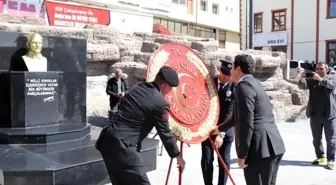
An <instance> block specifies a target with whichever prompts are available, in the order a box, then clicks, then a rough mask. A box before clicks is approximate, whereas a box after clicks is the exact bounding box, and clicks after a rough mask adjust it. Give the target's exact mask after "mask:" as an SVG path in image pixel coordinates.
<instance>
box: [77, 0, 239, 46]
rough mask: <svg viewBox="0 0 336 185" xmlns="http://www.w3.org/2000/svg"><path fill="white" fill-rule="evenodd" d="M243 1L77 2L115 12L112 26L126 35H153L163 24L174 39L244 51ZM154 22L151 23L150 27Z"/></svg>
mask: <svg viewBox="0 0 336 185" xmlns="http://www.w3.org/2000/svg"><path fill="white" fill-rule="evenodd" d="M239 1H240V0H230V1H221V0H150V1H149V0H108V1H107V0H106V1H102V0H73V1H72V2H75V3H81V4H86V5H90V6H92V5H94V6H97V7H104V8H107V9H109V10H110V11H111V12H113V13H112V14H113V16H112V15H111V18H110V21H111V22H110V25H109V26H111V27H114V28H116V29H118V30H120V31H122V32H135V31H141V32H152V30H153V25H154V24H156V23H160V24H162V25H163V26H164V27H166V28H167V29H168V30H169V31H170V32H171V33H172V34H173V35H189V36H195V37H203V38H214V39H216V40H218V42H219V46H220V47H221V48H228V49H236V50H239V48H240V37H239ZM149 22H150V23H149Z"/></svg>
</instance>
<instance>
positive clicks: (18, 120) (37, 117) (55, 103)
mask: <svg viewBox="0 0 336 185" xmlns="http://www.w3.org/2000/svg"><path fill="white" fill-rule="evenodd" d="M61 76H62V72H10V87H11V90H10V91H11V101H12V102H11V108H12V116H11V118H12V121H11V125H12V127H34V126H46V125H52V124H58V123H59V120H58V118H59V98H58V97H59V84H60V83H62V77H61Z"/></svg>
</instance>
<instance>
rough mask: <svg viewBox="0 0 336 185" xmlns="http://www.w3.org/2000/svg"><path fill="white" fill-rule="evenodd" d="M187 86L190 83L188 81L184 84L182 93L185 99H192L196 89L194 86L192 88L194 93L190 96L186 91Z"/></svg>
mask: <svg viewBox="0 0 336 185" xmlns="http://www.w3.org/2000/svg"><path fill="white" fill-rule="evenodd" d="M186 87H189V84H187V83H184V84H182V86H181V93H182V95H183V97H184V99H186V100H191V98H192V97H193V96H194V95H195V94H196V89H194V88H192V90H191V92H192V94H191V95H190V96H188V95H187V94H186V92H185V89H186Z"/></svg>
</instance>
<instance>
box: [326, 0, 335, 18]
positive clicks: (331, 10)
mask: <svg viewBox="0 0 336 185" xmlns="http://www.w3.org/2000/svg"><path fill="white" fill-rule="evenodd" d="M327 3H328V5H327V18H336V0H328V1H327Z"/></svg>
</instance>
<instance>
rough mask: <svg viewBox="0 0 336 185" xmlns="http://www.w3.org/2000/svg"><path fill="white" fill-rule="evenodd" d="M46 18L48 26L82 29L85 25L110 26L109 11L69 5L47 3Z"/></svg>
mask: <svg viewBox="0 0 336 185" xmlns="http://www.w3.org/2000/svg"><path fill="white" fill-rule="evenodd" d="M46 16H47V18H46V19H47V20H48V23H49V25H50V26H66V27H79V28H81V27H84V26H85V25H87V24H100V25H109V24H110V11H109V10H104V9H98V8H91V7H84V6H77V5H71V4H63V3H55V2H47V3H46Z"/></svg>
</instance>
